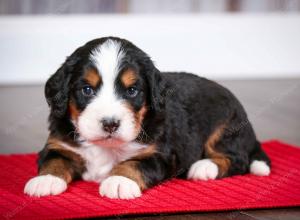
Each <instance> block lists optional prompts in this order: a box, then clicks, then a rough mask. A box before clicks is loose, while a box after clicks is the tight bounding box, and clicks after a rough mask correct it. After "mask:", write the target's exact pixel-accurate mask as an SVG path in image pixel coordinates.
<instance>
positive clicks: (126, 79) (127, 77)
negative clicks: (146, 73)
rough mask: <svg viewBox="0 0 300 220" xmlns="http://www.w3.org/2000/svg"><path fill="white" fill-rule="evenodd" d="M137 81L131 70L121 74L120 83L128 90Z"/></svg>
mask: <svg viewBox="0 0 300 220" xmlns="http://www.w3.org/2000/svg"><path fill="white" fill-rule="evenodd" d="M136 81H137V74H136V73H135V71H133V70H132V69H128V70H126V71H124V72H123V73H122V76H121V82H122V84H123V85H124V86H125V87H126V88H128V87H130V86H132V85H133V84H134V83H135V82H136Z"/></svg>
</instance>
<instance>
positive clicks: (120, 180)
mask: <svg viewBox="0 0 300 220" xmlns="http://www.w3.org/2000/svg"><path fill="white" fill-rule="evenodd" d="M100 195H101V196H106V197H108V198H111V199H134V198H136V197H140V196H141V195H142V193H141V189H140V187H139V186H138V184H137V183H136V182H135V181H133V180H131V179H129V178H127V177H124V176H110V177H108V178H106V179H105V180H103V181H102V183H101V186H100Z"/></svg>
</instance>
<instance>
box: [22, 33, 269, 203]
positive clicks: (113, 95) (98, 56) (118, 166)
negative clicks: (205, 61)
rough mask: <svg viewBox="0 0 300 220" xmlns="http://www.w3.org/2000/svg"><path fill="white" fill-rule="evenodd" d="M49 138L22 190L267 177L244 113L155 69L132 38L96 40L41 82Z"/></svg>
mask: <svg viewBox="0 0 300 220" xmlns="http://www.w3.org/2000/svg"><path fill="white" fill-rule="evenodd" d="M45 96H46V99H47V102H48V104H49V106H50V109H51V112H50V116H49V131H50V134H49V137H48V140H47V142H46V145H45V147H44V149H43V150H42V151H41V152H40V153H39V159H38V176H36V177H34V178H32V179H30V180H29V181H28V182H27V184H26V186H25V189H24V192H25V193H26V194H28V195H31V196H47V195H57V194H60V193H62V192H64V191H65V190H66V189H67V185H68V184H69V183H70V182H72V181H74V180H76V179H83V180H86V181H96V182H99V183H101V184H100V189H99V192H100V195H102V196H106V197H109V198H120V199H132V198H135V197H139V196H141V192H142V191H143V190H145V189H148V188H150V187H153V186H155V185H157V184H159V183H161V182H162V181H164V180H166V179H169V178H172V177H178V178H187V179H192V180H209V179H216V178H223V177H228V176H232V175H240V174H246V173H249V172H250V173H252V174H255V175H259V176H267V175H269V174H270V160H269V159H268V157H267V155H266V154H265V153H264V151H263V150H262V148H261V146H260V143H259V142H258V141H257V139H256V137H255V134H254V131H253V128H252V126H251V124H250V123H249V121H248V118H247V115H246V113H245V110H244V109H243V107H242V105H241V104H240V103H239V101H238V100H237V99H236V98H235V97H234V95H233V94H232V93H231V92H230V91H228V90H227V89H225V88H224V87H222V86H220V85H219V84H217V83H215V82H213V81H210V80H207V79H205V78H201V77H198V76H196V75H193V74H189V73H169V72H167V73H161V72H160V71H159V70H158V69H157V68H156V67H155V66H154V64H153V62H152V61H151V59H150V58H149V56H148V55H147V54H146V53H144V52H143V51H142V50H141V49H139V48H137V47H136V46H135V45H133V44H132V43H131V42H129V41H127V40H124V39H119V38H115V37H107V38H100V39H96V40H93V41H90V42H88V43H87V44H85V45H84V46H82V47H80V48H78V49H77V50H76V51H75V52H74V53H73V54H72V55H71V56H69V57H68V58H67V59H66V61H65V63H64V64H63V65H62V66H61V67H60V68H59V69H58V70H57V72H56V73H55V74H54V75H52V76H51V77H50V79H49V80H48V81H47V83H46V86H45Z"/></svg>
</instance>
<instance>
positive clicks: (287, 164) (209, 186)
mask: <svg viewBox="0 0 300 220" xmlns="http://www.w3.org/2000/svg"><path fill="white" fill-rule="evenodd" d="M263 148H264V149H265V151H266V152H267V154H268V155H269V156H270V158H271V160H272V171H271V175H270V176H269V177H258V176H254V175H250V174H248V175H245V176H235V177H230V178H224V179H221V180H210V181H207V182H205V181H186V180H179V179H173V180H172V181H168V182H166V183H164V184H161V185H159V186H157V187H155V188H153V189H150V190H147V191H146V192H144V194H143V196H142V197H141V198H138V199H135V200H129V201H126V200H112V199H108V198H103V197H100V195H99V193H98V185H97V184H96V183H88V182H83V181H78V182H74V183H72V184H70V186H69V188H68V190H67V191H66V192H65V193H63V194H61V195H59V196H47V197H42V198H31V197H29V196H26V195H24V194H23V188H24V184H25V183H26V181H27V180H28V179H29V178H31V177H33V176H35V175H36V173H37V169H36V168H37V167H36V162H35V161H36V158H37V157H36V155H35V154H27V155H9V156H5V155H2V156H0V219H1V218H4V219H13V218H19V219H25V218H28V219H35V218H38V219H41V218H43V219H57V218H80V217H96V216H97V217H100V216H115V215H125V214H131V215H134V214H146V213H176V212H190V211H193V212H196V211H220V210H240V209H252V208H270V207H286V206H299V205H300V148H295V147H292V146H290V145H287V144H284V143H281V142H278V141H269V142H265V143H264V144H263Z"/></svg>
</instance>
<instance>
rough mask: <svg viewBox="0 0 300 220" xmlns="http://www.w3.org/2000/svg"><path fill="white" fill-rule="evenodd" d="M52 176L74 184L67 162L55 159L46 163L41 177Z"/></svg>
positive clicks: (40, 173)
mask: <svg viewBox="0 0 300 220" xmlns="http://www.w3.org/2000/svg"><path fill="white" fill-rule="evenodd" d="M47 174H52V175H54V176H57V177H60V178H62V179H64V180H65V181H66V182H67V183H70V182H72V176H71V171H70V169H69V167H68V164H67V163H66V161H65V160H63V159H61V158H55V159H52V160H49V161H47V162H46V163H44V164H43V165H42V166H41V168H40V170H39V175H47Z"/></svg>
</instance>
